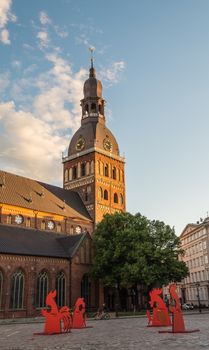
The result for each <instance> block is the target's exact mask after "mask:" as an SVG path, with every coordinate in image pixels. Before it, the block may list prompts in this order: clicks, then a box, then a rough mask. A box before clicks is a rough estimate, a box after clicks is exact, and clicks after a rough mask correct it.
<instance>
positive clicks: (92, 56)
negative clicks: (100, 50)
mask: <svg viewBox="0 0 209 350" xmlns="http://www.w3.org/2000/svg"><path fill="white" fill-rule="evenodd" d="M95 50H96V49H95V47H94V46H90V47H89V51H90V52H91V68H93V63H94V51H95Z"/></svg>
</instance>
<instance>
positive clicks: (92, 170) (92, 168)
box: [91, 160, 94, 174]
mask: <svg viewBox="0 0 209 350" xmlns="http://www.w3.org/2000/svg"><path fill="white" fill-rule="evenodd" d="M93 173H94V161H93V160H92V161H91V174H93Z"/></svg>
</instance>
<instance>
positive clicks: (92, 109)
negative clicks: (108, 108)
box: [91, 103, 96, 113]
mask: <svg viewBox="0 0 209 350" xmlns="http://www.w3.org/2000/svg"><path fill="white" fill-rule="evenodd" d="M91 112H93V113H95V112H96V104H95V103H92V104H91Z"/></svg>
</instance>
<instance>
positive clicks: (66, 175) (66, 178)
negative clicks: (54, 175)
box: [65, 169, 68, 182]
mask: <svg viewBox="0 0 209 350" xmlns="http://www.w3.org/2000/svg"><path fill="white" fill-rule="evenodd" d="M67 181H68V169H65V182H67Z"/></svg>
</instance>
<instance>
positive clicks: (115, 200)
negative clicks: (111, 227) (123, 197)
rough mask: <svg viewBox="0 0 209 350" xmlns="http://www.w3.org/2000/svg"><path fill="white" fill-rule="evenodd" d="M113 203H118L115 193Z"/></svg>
mask: <svg viewBox="0 0 209 350" xmlns="http://www.w3.org/2000/svg"><path fill="white" fill-rule="evenodd" d="M114 203H118V195H117V193H114Z"/></svg>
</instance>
